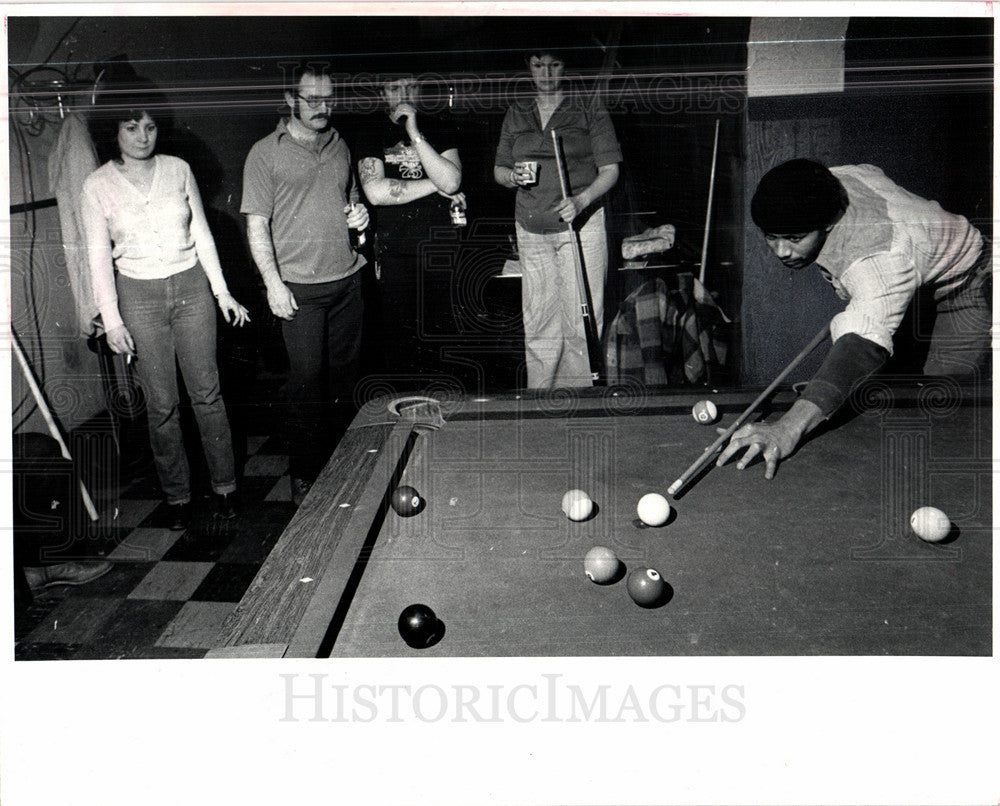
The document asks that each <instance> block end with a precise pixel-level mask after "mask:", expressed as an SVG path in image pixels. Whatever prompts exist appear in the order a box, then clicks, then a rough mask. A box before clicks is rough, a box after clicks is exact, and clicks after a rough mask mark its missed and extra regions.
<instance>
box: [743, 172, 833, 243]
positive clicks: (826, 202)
mask: <svg viewBox="0 0 1000 806" xmlns="http://www.w3.org/2000/svg"><path fill="white" fill-rule="evenodd" d="M847 205H848V200H847V192H846V191H845V190H844V186H843V185H841V184H840V180H838V179H837V177H835V176H834V175H833V174H832V173H830V169H829V168H827V167H826V166H825V165H822V164H820V163H818V162H815V161H813V160H806V159H796V160H789V161H788V162H783V163H782V164H781V165H779V166H777V167H776V168H772V169H771V170H770V171H768V172H767V173H766V174H764V177H763V179H761V180H760V184H759V185H757V191H756V192H755V193H754V194H753V200H752V201H751V202H750V215H751V216H752V217H753V220H754V223H755V224H756V225H757V226H758V227H760V228H761V229H762V230H763V231H764V232H766V233H770V234H773V235H792V234H796V233H801V232H814V231H816V230H821V229H826V227H828V226H830V225H831V224H833V223H834V222H835V221H836V220H837V219H838V218H839V217H840V214H841V213H842V212H843V211H844V210H846V209H847Z"/></svg>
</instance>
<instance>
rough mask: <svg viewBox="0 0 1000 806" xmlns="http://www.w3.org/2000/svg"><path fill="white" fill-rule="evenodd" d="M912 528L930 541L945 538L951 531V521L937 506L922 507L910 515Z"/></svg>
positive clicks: (923, 538) (920, 536) (934, 541)
mask: <svg viewBox="0 0 1000 806" xmlns="http://www.w3.org/2000/svg"><path fill="white" fill-rule="evenodd" d="M910 528H911V529H913V531H914V532H916V534H917V537H919V538H920V539H922V540H926V541H927V542H928V543H937V542H939V541H941V540H944V539H945V538H946V537H947V536H948V532H950V531H951V521H950V520H949V519H948V516H947V515H945V514H944V513H943V512H942V511H941V510H940V509H938V508H937V507H920V509H918V510H917V511H916V512H914V513H913V514H912V515H911V516H910Z"/></svg>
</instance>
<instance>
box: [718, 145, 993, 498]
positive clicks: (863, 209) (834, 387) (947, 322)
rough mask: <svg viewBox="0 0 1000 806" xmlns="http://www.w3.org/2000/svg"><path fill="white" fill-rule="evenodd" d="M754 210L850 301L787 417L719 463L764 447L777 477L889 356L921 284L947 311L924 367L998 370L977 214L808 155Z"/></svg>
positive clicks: (739, 440) (739, 437)
mask: <svg viewBox="0 0 1000 806" xmlns="http://www.w3.org/2000/svg"><path fill="white" fill-rule="evenodd" d="M750 213H751V215H752V217H753V220H754V223H755V224H756V225H757V226H758V227H759V228H760V229H761V231H762V232H763V235H764V240H765V241H766V242H767V245H768V247H769V248H770V249H771V251H772V252H774V254H775V255H776V256H777V257H778V259H779V260H781V262H782V263H783V264H784V265H786V266H788V267H789V268H791V269H793V270H798V269H802V268H805V267H806V266H809V265H810V264H812V263H815V264H816V267H817V268H818V269H819V270H820V272H821V273H822V275H823V277H824V278H825V279H826V280H827V281H828V282H829V283H830V284H831V285H832V286H833V287H834V290H835V291H836V292H837V295H838V296H839V297H840V298H841V299H844V300H847V306H846V308H845V309H844V311H842V312H841V313H839V314H837V315H836V316H834V317H833V319H832V320H831V322H830V335H831V338H832V339H833V347H832V348H831V349H830V352H829V354H828V355H827V357H826V359H825V360H824V361H823V363H822V365H821V366H820V368H819V370H818V371H817V372H816V374H815V375H814V376H813V378H812V379H811V380H810V381H809V383H808V384H807V386H806V388H805V390H804V391H803V393H802V395H801V396H800V397H799V399H798V400H796V401H795V403H794V404H793V405H792V407H791V408H790V409H789V410H788V411H787V412H786V413H785V414H784V415H783V416H782V417H781V418H780V419H779V420H777V421H775V422H773V423H751V424H748V425H745V426H743V427H742V428H740V429H739V430H738V431H736V432H735V433H734V434H733V436H732V438H731V439H730V441H729V444H728V445H727V446H726V449H725V450H724V451H723V452H722V454H721V455H720V456H719V458H718V460H717V462H716V464H718V465H723V464H725V463H726V462H727V461H728V460H729V459H730V458H731V457H732V456H733V455H734V454H736V453H738V452H739V451H741V450H744V449H746V451H745V453H744V454H743V456H742V457H741V458H740V459H739V461H738V462H737V465H736V466H737V467H738V468H739V469H740V470H742V469H743V468H744V467H746V466H747V465H748V464H749V463H750V462H751V461H752V460H753V459H754V458H755V457H756V456H757V455H758V454H762V455H763V458H764V462H765V470H764V475H765V477H766V478H768V479H770V478H773V477H774V473H775V470H776V469H777V466H778V462H780V461H781V460H782V459H784V458H786V457H788V456H789V455H790V454H792V453H793V452H794V451H795V449H796V447H797V446H798V444H799V442H800V441H801V440H802V438H803V437H804V436H805V435H806V434H808V433H809V432H810V431H812V430H813V429H814V428H816V426H818V425H819V424H820V423H822V422H824V421H825V420H827V419H828V418H829V417H831V416H832V415H833V414H834V413H835V412H836V411H837V410H838V409H839V408H840V407H841V405H843V403H844V401H845V400H846V399H847V397H848V395H849V394H850V392H851V389H852V388H854V387H855V386H856V385H857V384H858V383H859V382H860V381H862V380H863V379H865V378H866V377H868V376H869V375H871V374H872V373H874V372H876V371H877V370H878V369H880V368H881V367H882V366H883V365H884V364H885V363H886V361H887V360H888V359H889V357H890V356H891V355H892V351H893V335H894V334H895V333H896V329H897V328H898V327H899V324H900V321H901V320H902V319H903V314H904V313H905V312H906V310H907V308H908V307H909V306H910V304H911V302H912V301H913V298H914V295H915V294H916V293H917V291H918V289H921V290H922V293H930V294H932V295H933V301H934V306H935V309H936V310H935V320H934V328H933V332H932V334H931V339H930V349H929V352H928V355H927V360H926V362H925V363H924V367H923V371H924V374H926V375H936V376H948V377H952V378H956V379H963V378H972V377H976V376H978V375H979V374H981V372H982V371H983V370H985V369H986V368H987V365H988V360H989V353H990V325H991V321H992V316H991V308H990V281H991V272H992V259H991V250H990V248H989V245H988V244H987V243H986V241H985V240H984V239H983V236H982V235H981V234H980V233H979V231H978V230H977V229H976V228H975V227H973V226H972V225H971V224H970V223H969V221H968V220H967V219H966V218H964V217H962V216H959V215H954V214H952V213H948V212H946V211H945V210H944V209H942V207H941V205H939V204H938V203H937V202H935V201H928V200H927V199H923V198H920V197H919V196H916V195H914V194H912V193H910V192H908V191H906V190H904V189H903V188H901V187H900V186H899V185H897V184H895V183H894V182H892V181H891V180H890V179H888V178H887V177H886V175H885V174H884V173H883V172H882V171H881V170H880V169H878V168H876V167H874V166H872V165H842V166H839V167H833V168H827V167H825V166H823V165H821V164H820V163H818V162H813V161H812V160H806V159H796V160H791V161H789V162H785V163H783V164H781V165H779V166H777V167H776V168H773V169H772V170H770V171H768V173H766V174H765V175H764V177H763V178H762V179H761V181H760V183H759V184H758V186H757V190H756V192H755V193H754V197H753V200H752V201H751V205H750Z"/></svg>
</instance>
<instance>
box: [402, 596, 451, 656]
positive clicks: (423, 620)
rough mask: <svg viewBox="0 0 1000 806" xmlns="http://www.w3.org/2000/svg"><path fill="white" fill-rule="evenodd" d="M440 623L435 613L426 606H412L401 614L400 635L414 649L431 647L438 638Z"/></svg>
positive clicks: (405, 608)
mask: <svg viewBox="0 0 1000 806" xmlns="http://www.w3.org/2000/svg"><path fill="white" fill-rule="evenodd" d="M440 626H441V624H440V622H439V621H438V618H437V616H436V615H434V611H433V610H431V609H430V608H429V607H428V606H427V605H425V604H411V605H408V606H407V607H404V608H403V612H402V613H400V614H399V623H398V627H399V634H400V636H402V638H403V640H404V641H406V643H407V645H409V646H411V647H413V648H414V649H424V648H425V647H428V646H430V644H431V643H432V642H433V641H434V639H435V638H437V636H438V631H439V630H440Z"/></svg>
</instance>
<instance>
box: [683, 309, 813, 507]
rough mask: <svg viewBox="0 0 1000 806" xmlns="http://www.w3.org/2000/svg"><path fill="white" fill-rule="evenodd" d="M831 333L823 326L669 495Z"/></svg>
mask: <svg viewBox="0 0 1000 806" xmlns="http://www.w3.org/2000/svg"><path fill="white" fill-rule="evenodd" d="M829 333H830V325H828V324H827V325H823V328H822V329H821V330H820V331H819V333H817V334H816V335H815V336H813V339H812V341H811V342H809V344H807V345H806V346H805V347H803V348H802V352H800V353H799V354H798V355H797V356H795V358H793V359H792V360H791V361H790V362H789V364H788V366H787V367H785V368H784V369H783V370H781V372H780V373H778V377H777V378H775V379H774V380H773V381H771V383H770V384H769V385H768V387H767V388H766V389H765V390H764V391H763V392H761V393H760V394H759V395H757V397H756V398H755V399H754V401H753V403H751V404H750V405H749V406H747V407H746V410H745V411H744V412H743V413H742V414H741V415H740V416H739V417H737V418H736V419H735V420H734V421H733V424H732V425H731V426H729V428H727V429H726V430H725V431H724V432H723V433H722V434H721V435H720V436H719V438H718V439H717V440H715V442H713V443H712V444H711V445H709V446H708V447H707V448H705V450H704V452H703V453H702V454H701V456H699V457H698V458H697V459H696V460H695V461H694V462H692V464H691V466H690V467H689V468H688V469H687V470H685V471H684V472H683V473H682V474H681V476H680V478H678V479H677V481H675V482H674V483H673V484H671V485H670V487H669V488H668V489H667V495H676V494H677V492H678V491H679V490H680V489H681V488H682V487H683V486H684V485H685V484H687V483H688V482H689V481H690V480H691V479H692V477H694V476H695V474H697V473H698V472H699V471H701V469H702V468H703V467H705V465H707V464H708V463H709V462H710V461H712V459H713V457H714V456H715V454H716V453H718V452H719V448H721V447H722V443H724V442H725V441H726V440H727V439H729V438H730V437H731V436H732V435H733V434H735V433H736V431H737V429H738V428H740V427H741V426H742V425H743V423H745V422H746V421H747V420H748V419H749V418H750V415H751V414H753V413H754V411H756V409H757V407H758V406H759V405H760V404H761V402H762V401H763V400H764V398H766V397H767V396H768V395H769V394H771V392H773V391H774V390H775V389H776V388H777V386H778V384H779V383H781V382H782V381H783V380H785V378H787V377H788V375H789V373H790V372H791V371H792V370H793V369H795V368H796V367H797V366H798V365H799V364H800V363H802V359H803V358H805V357H806V356H807V355H809V353H811V352H812V351H813V350H815V349H816V347H817V346H818V345H819V343H820V342H821V341H823V339H825V338H826V337H827V336H828V335H829Z"/></svg>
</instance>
